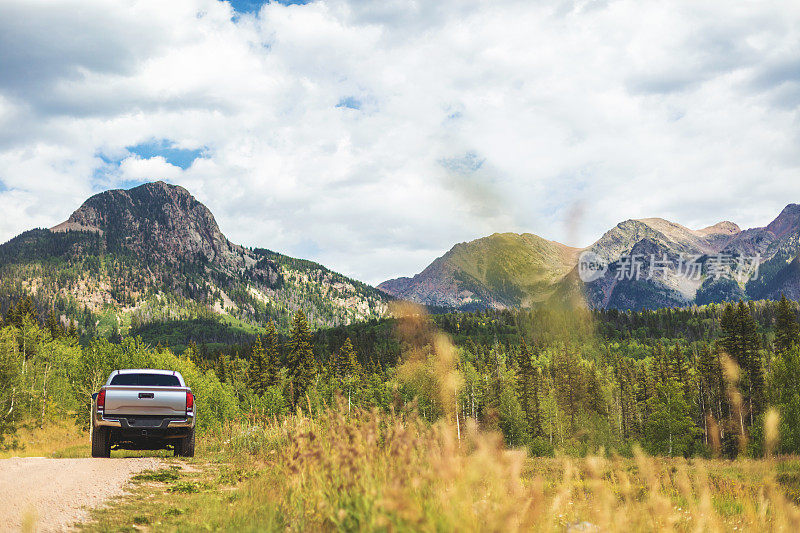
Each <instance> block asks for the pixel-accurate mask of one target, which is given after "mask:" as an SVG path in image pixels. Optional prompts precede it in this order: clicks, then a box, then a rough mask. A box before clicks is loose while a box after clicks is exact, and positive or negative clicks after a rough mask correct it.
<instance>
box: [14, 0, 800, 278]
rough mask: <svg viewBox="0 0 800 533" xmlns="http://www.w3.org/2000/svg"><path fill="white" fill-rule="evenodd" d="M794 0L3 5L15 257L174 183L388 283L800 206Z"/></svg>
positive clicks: (239, 222)
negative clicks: (110, 197)
mask: <svg viewBox="0 0 800 533" xmlns="http://www.w3.org/2000/svg"><path fill="white" fill-rule="evenodd" d="M798 106H800V3H798V2H797V1H796V0H787V1H742V2H731V1H730V0H722V1H714V0H703V1H702V2H697V1H696V0H687V1H685V2H665V1H663V0H654V1H648V0H620V1H613V0H609V1H589V0H585V1H578V0H576V1H568V0H563V1H551V2H548V1H531V0H519V1H518V0H500V1H498V0H493V1H478V0H435V1H434V0H403V1H397V0H380V1H362V0H319V1H314V2H309V3H301V4H296V3H291V4H290V3H288V2H287V3H281V2H273V3H262V2H257V1H255V0H238V1H233V2H220V1H217V0H171V1H169V2H164V1H163V0H154V1H130V0H108V1H99V0H98V1H89V0H72V1H39V0H0V213H1V214H0V241H5V240H7V239H9V238H11V237H13V236H14V235H16V234H18V233H20V232H22V231H24V230H26V229H29V228H32V227H37V226H39V227H49V226H52V225H54V224H56V223H58V222H61V221H62V220H64V219H66V218H67V217H68V216H69V214H70V213H71V212H72V211H73V210H74V209H75V208H76V207H78V205H80V203H81V202H82V201H83V200H84V199H85V198H87V197H88V196H90V195H91V194H93V193H96V192H99V191H101V190H104V189H107V188H119V187H131V186H134V185H137V184H140V183H142V182H145V181H150V180H155V179H163V180H166V181H168V182H171V183H175V184H179V185H183V186H185V187H186V188H188V189H189V190H190V191H191V192H192V193H193V194H194V195H195V196H197V197H198V199H200V200H201V201H202V202H204V203H205V204H206V205H208V206H209V208H210V209H211V210H212V211H213V213H214V214H215V215H216V217H217V220H218V222H219V224H220V227H221V228H222V230H223V232H225V233H226V234H227V236H228V237H229V238H230V239H231V240H233V241H234V242H237V243H241V244H244V245H249V246H261V247H267V248H271V249H273V250H276V251H280V252H284V253H287V254H291V255H295V256H300V257H304V258H310V259H314V260H317V261H320V262H322V263H324V264H326V265H328V266H330V267H332V268H334V269H336V270H338V271H340V272H343V273H345V274H348V275H351V276H355V277H357V278H359V279H362V280H365V281H368V282H371V283H377V282H380V281H382V280H384V279H387V278H390V277H394V276H397V275H408V274H413V273H416V272H418V271H419V270H421V269H422V268H423V267H424V266H425V265H426V264H427V263H429V262H430V261H431V260H432V259H434V258H435V257H437V256H439V255H441V254H442V253H443V252H444V251H446V250H447V249H449V248H450V247H451V246H452V245H453V244H454V243H456V242H460V241H465V240H470V239H474V238H477V237H480V236H484V235H487V234H490V233H492V232H495V231H516V232H533V233H536V234H539V235H542V236H545V237H547V238H551V239H554V240H559V241H562V242H566V243H568V244H573V245H581V246H583V245H588V244H590V243H591V242H592V241H593V240H594V239H596V238H598V237H599V236H600V235H601V234H602V233H603V232H604V231H605V230H607V229H608V228H610V227H611V226H613V225H615V224H616V223H618V222H620V221H621V220H623V219H626V218H637V217H645V216H662V217H665V218H669V219H671V220H674V221H676V222H680V223H682V224H684V225H687V226H690V227H703V226H706V225H710V224H713V223H715V222H718V221H719V220H722V219H729V220H733V221H735V222H737V223H739V224H740V225H742V226H760V225H765V224H767V223H768V222H769V221H770V220H772V219H773V218H774V217H775V216H776V215H777V214H778V212H779V211H780V210H781V209H782V208H783V207H784V206H785V205H786V204H787V203H789V202H800V122H799V119H800V115H799V114H798Z"/></svg>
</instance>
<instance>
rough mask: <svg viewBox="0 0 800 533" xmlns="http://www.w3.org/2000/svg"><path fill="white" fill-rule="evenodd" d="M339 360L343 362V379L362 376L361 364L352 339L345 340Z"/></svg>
mask: <svg viewBox="0 0 800 533" xmlns="http://www.w3.org/2000/svg"><path fill="white" fill-rule="evenodd" d="M339 360H340V361H341V365H340V366H341V372H342V373H341V377H357V376H359V375H361V372H362V370H361V364H360V363H359V362H358V357H357V356H356V351H355V350H354V349H353V343H352V342H350V337H347V339H345V341H344V344H343V345H342V349H341V350H339Z"/></svg>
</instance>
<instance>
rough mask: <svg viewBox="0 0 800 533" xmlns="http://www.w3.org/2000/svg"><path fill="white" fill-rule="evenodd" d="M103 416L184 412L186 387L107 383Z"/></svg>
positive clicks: (169, 414)
mask: <svg viewBox="0 0 800 533" xmlns="http://www.w3.org/2000/svg"><path fill="white" fill-rule="evenodd" d="M105 390H106V406H105V416H108V415H161V416H171V415H174V416H183V415H185V414H186V392H187V391H189V388H188V387H142V386H128V385H107V386H106V387H105Z"/></svg>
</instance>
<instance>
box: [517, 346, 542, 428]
mask: <svg viewBox="0 0 800 533" xmlns="http://www.w3.org/2000/svg"><path fill="white" fill-rule="evenodd" d="M516 359H517V361H516V362H517V369H518V377H517V395H518V397H519V403H520V405H521V406H522V410H523V411H524V412H525V422H526V423H527V426H528V432H529V435H530V436H531V437H538V436H540V435H541V434H542V424H541V419H540V416H539V389H540V385H541V378H540V374H539V369H538V368H535V367H534V366H533V361H532V359H531V353H530V351H529V350H528V346H527V344H525V341H524V340H523V341H522V345H521V346H520V348H519V351H518V352H517V358H516Z"/></svg>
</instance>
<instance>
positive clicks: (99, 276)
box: [0, 181, 387, 334]
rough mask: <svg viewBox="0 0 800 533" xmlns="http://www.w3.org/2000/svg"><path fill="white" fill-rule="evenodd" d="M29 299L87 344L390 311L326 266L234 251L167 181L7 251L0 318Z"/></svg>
mask: <svg viewBox="0 0 800 533" xmlns="http://www.w3.org/2000/svg"><path fill="white" fill-rule="evenodd" d="M24 293H32V294H33V295H34V296H35V299H36V302H37V305H38V306H39V307H40V308H42V309H44V310H46V311H49V310H50V308H52V309H54V310H55V311H56V312H57V313H58V314H59V315H60V316H61V319H62V321H67V320H76V321H77V323H79V324H80V327H81V328H82V330H83V331H84V333H86V334H98V333H99V334H109V333H114V332H118V331H123V330H127V329H129V328H132V329H134V330H136V329H137V328H141V327H143V326H145V325H147V324H150V323H153V322H159V321H164V320H176V319H192V318H204V319H207V318H209V317H214V316H217V317H224V318H225V319H226V320H227V321H229V322H231V323H237V324H240V325H242V326H243V327H245V326H247V325H254V324H258V325H263V324H264V323H265V322H266V321H268V320H271V321H274V322H275V323H276V324H277V325H278V326H279V327H280V328H281V329H286V328H287V327H288V324H289V321H290V319H291V316H292V314H293V313H294V312H295V311H296V310H297V309H303V310H304V311H305V312H306V314H307V315H308V318H309V321H310V322H311V323H312V324H314V325H315V326H333V325H340V324H347V323H350V322H352V321H356V320H364V319H368V318H374V317H379V316H383V315H384V314H385V313H386V309H387V297H386V296H385V295H384V294H383V293H381V292H380V291H378V290H376V289H374V288H372V287H370V286H368V285H366V284H364V283H361V282H359V281H356V280H352V279H350V278H347V277H345V276H343V275H341V274H337V273H335V272H333V271H331V270H329V269H327V268H325V267H324V266H322V265H319V264H316V263H313V262H311V261H305V260H302V259H295V258H292V257H288V256H285V255H282V254H279V253H276V252H272V251H270V250H266V249H249V248H245V247H242V246H239V245H236V244H233V243H231V242H230V241H229V240H228V239H227V238H226V237H225V235H223V234H222V232H221V231H220V229H219V226H218V225H217V222H216V220H215V219H214V216H213V214H212V213H211V211H209V210H208V208H207V207H206V206H205V205H203V204H202V203H201V202H199V201H198V200H197V199H196V198H194V197H193V196H192V195H191V194H190V193H189V191H187V190H186V189H184V188H182V187H178V186H174V185H169V184H166V183H164V182H160V181H159V182H154V183H147V184H144V185H141V186H139V187H135V188H133V189H130V190H111V191H105V192H102V193H100V194H97V195H95V196H92V197H91V198H89V199H88V200H86V202H84V203H83V205H81V206H80V207H79V208H78V209H77V210H76V211H75V212H74V213H72V215H71V216H70V217H69V218H68V219H67V220H66V221H65V222H63V223H61V224H59V225H57V226H55V227H53V228H51V229H49V230H48V229H35V230H31V231H28V232H25V233H23V234H21V235H19V236H17V237H15V238H14V239H12V240H11V241H9V242H7V243H5V244H3V245H2V246H0V311H2V310H3V309H5V308H7V307H8V305H10V304H11V303H13V302H14V301H15V299H17V298H19V297H20V296H21V295H22V294H24Z"/></svg>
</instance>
